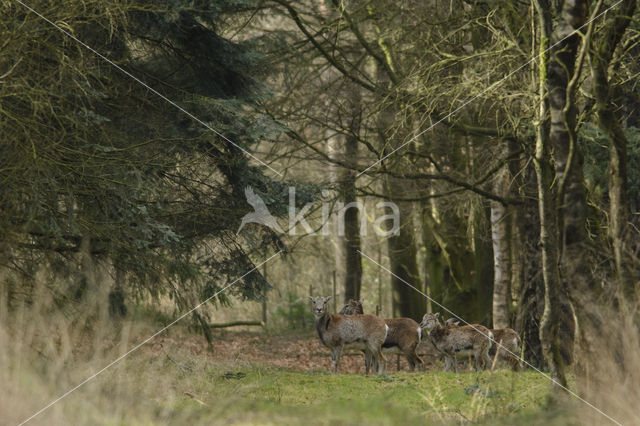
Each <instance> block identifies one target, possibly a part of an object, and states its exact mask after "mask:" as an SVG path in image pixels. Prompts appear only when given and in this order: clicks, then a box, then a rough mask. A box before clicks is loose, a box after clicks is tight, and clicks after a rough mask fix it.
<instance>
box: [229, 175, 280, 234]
mask: <svg viewBox="0 0 640 426" xmlns="http://www.w3.org/2000/svg"><path fill="white" fill-rule="evenodd" d="M244 195H245V196H246V197H247V203H249V205H250V206H251V207H253V210H254V211H253V212H251V213H247V214H245V215H244V217H243V218H242V222H241V223H240V227H239V228H238V232H236V235H237V234H239V233H240V231H242V228H244V226H245V225H246V224H247V223H259V224H261V225H264V226H267V227H269V228H271V229H273V230H274V231H278V232H280V233H283V232H284V231H283V230H282V228H280V225H278V222H276V219H275V218H274V217H273V216H272V215H271V213H270V212H269V209H268V208H267V205H266V204H265V203H264V201H262V198H260V196H259V195H257V194H256V193H255V192H253V188H251V187H250V186H247V187H246V188H245V189H244Z"/></svg>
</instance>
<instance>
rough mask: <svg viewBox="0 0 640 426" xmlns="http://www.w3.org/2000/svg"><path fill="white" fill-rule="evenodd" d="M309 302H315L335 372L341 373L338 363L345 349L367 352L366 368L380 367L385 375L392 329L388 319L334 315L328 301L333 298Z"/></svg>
mask: <svg viewBox="0 0 640 426" xmlns="http://www.w3.org/2000/svg"><path fill="white" fill-rule="evenodd" d="M309 299H311V301H312V302H313V316H314V317H315V323H316V330H317V331H318V337H319V338H320V341H321V342H322V344H323V345H325V346H326V347H328V348H329V349H331V359H332V361H333V371H334V372H338V362H339V361H340V355H341V354H342V351H343V349H345V348H347V349H361V350H363V351H364V352H365V361H366V363H365V368H366V371H367V374H369V368H370V367H371V365H372V363H371V361H373V365H374V366H376V367H377V372H378V374H382V373H383V372H384V369H385V367H386V363H387V361H386V359H385V358H384V355H383V354H382V344H383V343H384V340H385V338H386V337H387V332H388V330H389V327H387V325H386V324H385V323H384V320H382V319H381V318H378V317H377V316H375V315H361V314H356V315H331V314H330V313H329V307H328V303H327V302H328V301H329V300H331V296H329V297H323V296H316V297H311V296H309Z"/></svg>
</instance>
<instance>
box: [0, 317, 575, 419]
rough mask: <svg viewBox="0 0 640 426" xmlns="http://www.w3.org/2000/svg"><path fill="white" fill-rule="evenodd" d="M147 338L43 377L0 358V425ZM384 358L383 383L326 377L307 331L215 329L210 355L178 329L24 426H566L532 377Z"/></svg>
mask: <svg viewBox="0 0 640 426" xmlns="http://www.w3.org/2000/svg"><path fill="white" fill-rule="evenodd" d="M141 331H142V332H141ZM147 331H148V330H139V329H138V330H136V332H132V333H131V334H129V335H128V336H129V337H127V338H126V341H127V342H128V343H127V344H116V345H105V346H104V348H103V350H101V351H95V350H93V349H92V350H89V349H87V348H89V347H90V346H91V345H90V344H89V343H88V342H85V343H84V344H78V345H77V346H75V348H74V349H73V350H72V351H71V352H72V354H71V355H68V358H66V361H65V362H57V363H56V365H55V366H51V365H50V363H49V364H47V367H46V368H45V367H44V366H43V367H41V368H38V367H37V366H36V367H35V368H34V366H33V365H29V366H27V365H26V363H25V362H24V361H22V360H20V359H12V358H11V357H9V358H8V359H5V360H4V361H5V362H9V365H5V366H2V365H0V367H2V368H1V369H0V380H3V383H5V386H4V388H5V392H4V393H5V394H6V395H5V396H4V397H3V398H1V399H2V401H0V412H1V413H5V414H3V416H2V418H3V420H0V423H2V424H18V423H20V421H22V420H24V419H25V418H27V417H28V416H29V415H31V414H33V413H35V412H36V411H37V410H38V409H39V408H42V407H43V406H45V405H46V404H47V402H49V401H51V400H53V399H55V398H56V397H57V396H60V395H62V394H64V392H65V391H67V390H68V389H70V388H72V387H73V386H74V385H75V384H77V383H80V382H82V380H84V379H86V378H87V377H88V376H90V375H91V374H92V373H95V372H97V371H100V369H101V368H102V367H104V366H105V365H107V364H109V363H110V362H111V361H112V360H113V359H115V358H117V356H118V355H119V354H122V353H125V352H126V350H127V348H130V347H131V345H133V344H135V343H137V342H141V341H142V340H143V337H140V338H130V336H133V335H135V336H147V335H149V334H148V333H147ZM118 333H121V334H122V330H121V331H119V332H118ZM112 337H113V336H112ZM107 340H108V339H107ZM114 341H115V339H111V342H114ZM123 341H124V340H123ZM388 358H389V360H390V362H389V368H388V372H387V374H385V375H382V376H365V375H364V374H361V373H363V371H364V367H363V357H362V355H360V354H353V355H350V356H345V357H343V359H342V360H341V365H340V373H339V374H330V373H329V372H328V371H329V367H330V357H329V353H328V351H327V350H326V349H325V348H323V347H322V346H321V345H320V343H319V341H318V339H317V337H316V336H315V334H314V332H313V331H309V332H305V333H298V334H290V333H289V334H287V333H284V334H283V333H272V332H266V331H262V330H259V331H215V332H214V347H213V351H210V350H208V346H207V344H206V341H205V339H204V338H203V337H202V336H201V335H197V334H194V333H192V332H191V331H190V330H189V329H188V328H186V327H179V326H176V327H173V328H172V329H171V330H169V332H168V333H167V334H166V335H160V336H158V337H157V338H155V339H154V340H153V341H151V342H149V343H148V344H146V345H144V346H142V347H141V348H140V349H139V350H137V351H135V352H133V353H131V354H130V355H128V356H127V357H126V358H124V359H123V360H122V361H121V362H118V363H117V364H115V365H113V366H112V367H111V368H109V369H108V370H106V371H105V372H104V373H101V374H100V375H99V376H97V377H96V378H95V379H93V380H91V381H90V382H88V383H87V384H86V385H84V386H82V387H80V388H79V389H78V390H76V391H74V392H73V393H71V394H69V396H67V397H66V398H65V399H63V400H61V401H60V402H58V403H56V404H55V405H53V406H52V407H51V408H50V409H48V410H47V411H45V412H43V413H42V414H40V415H39V416H37V417H36V418H34V419H33V420H31V421H30V423H29V424H34V425H37V424H42V425H58V424H59V425H63V424H65V425H66V424H117V425H137V424H140V425H142V424H144V425H148V424H178V425H193V424H203V425H205V424H206V425H209V424H247V425H249V424H301V423H307V424H309V425H315V424H332V425H333V424H337V425H339V424H344V425H351V424H354V425H355V424H381V425H382V424H385V425H390V424H403V425H405V424H425V423H427V424H460V423H481V424H483V423H492V424H514V423H526V424H553V423H555V424H566V423H567V420H568V419H569V417H568V416H569V414H568V413H565V412H562V413H560V412H557V411H554V410H549V409H548V407H547V405H546V401H547V398H548V395H549V391H550V386H549V381H548V380H547V379H546V378H544V377H543V376H542V375H540V374H539V373H536V372H533V371H531V370H528V371H523V372H520V373H514V372H511V371H509V370H507V369H506V368H499V369H497V370H496V371H495V372H493V373H490V372H482V373H472V372H469V371H468V370H466V369H465V370H464V372H462V373H457V374H454V373H445V372H443V371H442V364H441V362H440V361H439V360H436V359H435V357H432V356H430V355H426V356H424V357H423V358H424V359H425V361H427V362H426V364H427V368H426V371H424V372H417V373H410V372H408V371H407V370H406V361H404V360H401V363H400V365H401V371H400V372H398V371H397V369H396V357H395V355H393V356H391V355H388ZM83 360H84V361H83ZM0 361H3V360H2V359H1V357H0ZM49 361H51V360H49ZM54 362H55V360H54ZM0 363H1V362H0ZM27 367H29V368H27Z"/></svg>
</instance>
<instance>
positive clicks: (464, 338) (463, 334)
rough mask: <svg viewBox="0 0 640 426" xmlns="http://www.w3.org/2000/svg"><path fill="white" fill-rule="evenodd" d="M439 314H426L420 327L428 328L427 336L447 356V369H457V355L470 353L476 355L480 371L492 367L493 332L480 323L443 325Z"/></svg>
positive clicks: (475, 361)
mask: <svg viewBox="0 0 640 426" xmlns="http://www.w3.org/2000/svg"><path fill="white" fill-rule="evenodd" d="M438 317H439V314H438V313H436V314H431V313H428V314H425V315H424V317H423V318H422V321H421V322H420V328H422V329H425V330H427V338H428V339H429V340H430V341H431V343H432V344H433V346H434V347H435V348H436V349H437V350H438V352H440V353H442V354H443V355H444V357H445V371H448V370H449V369H450V368H451V367H453V371H457V370H458V368H457V363H456V356H458V355H466V354H470V355H473V356H474V364H475V369H476V370H477V371H480V370H481V369H484V368H491V359H490V358H489V348H490V347H491V339H493V334H492V333H491V332H490V331H489V329H488V328H486V327H484V326H482V325H480V324H471V325H465V326H462V327H443V326H442V324H440V321H439V320H438Z"/></svg>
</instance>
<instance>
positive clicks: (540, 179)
mask: <svg viewBox="0 0 640 426" xmlns="http://www.w3.org/2000/svg"><path fill="white" fill-rule="evenodd" d="M536 7H537V9H538V14H539V22H540V46H539V52H540V58H539V69H540V86H539V105H538V126H537V129H536V150H535V157H534V167H535V170H536V176H537V184H538V210H539V216H540V243H541V246H542V247H541V257H542V276H543V281H544V311H543V314H542V323H541V326H540V341H541V342H542V353H543V355H544V357H545V359H546V361H547V363H548V365H549V370H550V372H551V377H552V378H553V380H554V388H556V387H557V386H556V385H558V384H559V385H561V386H566V384H567V380H566V374H565V366H566V364H567V363H566V362H565V361H566V360H565V359H564V357H563V356H562V342H561V337H560V332H559V327H560V322H561V320H562V314H561V312H562V306H563V300H562V299H563V292H562V291H561V280H560V271H559V269H558V266H559V265H558V261H559V259H560V257H559V256H560V247H559V246H560V241H559V239H558V235H560V229H559V228H560V227H559V223H558V215H557V214H558V212H557V210H556V208H555V204H554V201H555V197H554V189H555V188H556V186H555V185H552V183H553V176H552V172H553V170H552V165H551V158H550V151H551V137H550V134H551V132H550V127H551V126H552V125H553V123H550V122H549V110H550V105H549V104H550V100H551V98H554V97H555V99H556V104H558V103H559V99H560V98H561V99H562V101H563V102H564V93H565V91H564V90H563V88H562V87H553V88H554V89H556V90H558V91H559V92H560V93H558V92H555V93H553V94H550V93H549V91H550V90H551V89H552V86H551V84H550V83H549V80H550V78H549V72H550V68H551V66H550V64H549V56H548V53H547V49H548V47H549V44H550V40H551V37H550V36H551V28H552V21H551V6H550V4H549V2H548V1H547V0H538V1H537V2H536ZM554 53H556V54H557V52H556V51H555V50H554ZM547 68H549V70H548V69H547ZM549 94H550V95H551V96H549V98H547V96H548V95H549ZM548 99H549V102H548V101H547V100H548ZM556 106H557V105H556ZM554 118H555V119H556V120H557V119H558V117H557V116H555V117H553V118H552V120H553V119H554ZM560 124H563V123H560ZM559 127H560V126H559V125H558V123H557V122H556V123H555V126H554V129H555V131H556V132H558V131H559V130H560V129H559ZM558 136H559V135H555V137H556V140H557V139H558Z"/></svg>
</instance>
